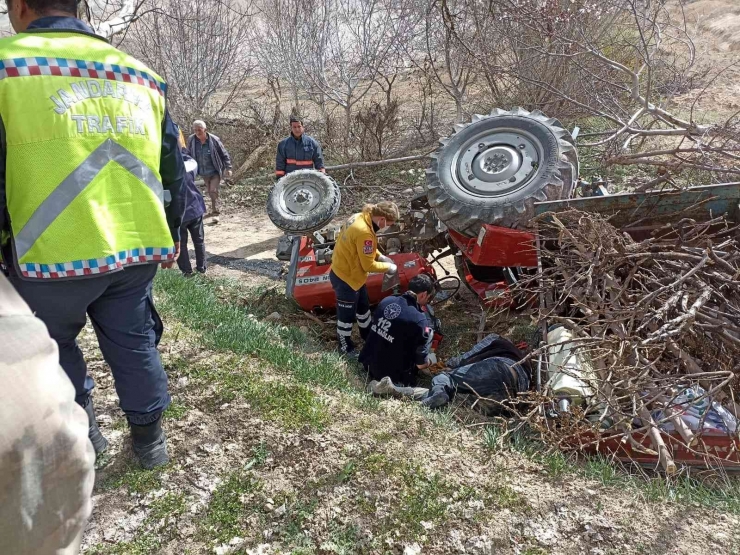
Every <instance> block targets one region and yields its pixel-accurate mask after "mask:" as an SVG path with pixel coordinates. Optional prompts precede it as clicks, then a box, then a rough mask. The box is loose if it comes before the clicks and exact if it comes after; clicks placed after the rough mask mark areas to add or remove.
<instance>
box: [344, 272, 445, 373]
mask: <svg viewBox="0 0 740 555" xmlns="http://www.w3.org/2000/svg"><path fill="white" fill-rule="evenodd" d="M433 296H434V282H433V281H432V279H431V278H430V277H429V276H428V275H425V274H419V275H418V276H416V277H414V278H412V279H411V281H410V282H409V290H408V291H406V292H405V293H404V294H403V295H398V296H393V297H386V298H385V299H383V300H382V301H381V303H380V304H379V305H378V308H376V309H375V313H374V314H373V321H372V325H371V326H370V335H369V336H368V338H367V340H366V341H365V347H364V348H363V349H362V352H361V353H360V359H359V360H360V362H361V363H362V364H363V365H364V366H365V368H366V369H367V370H368V372H369V373H370V376H371V378H372V379H373V380H382V379H383V378H385V377H389V378H390V379H391V380H392V381H393V383H394V384H402V385H404V386H408V387H415V386H416V378H417V370H421V369H424V368H427V367H428V366H429V365H430V364H431V361H430V359H429V355H430V349H431V346H432V339H433V337H434V331H433V329H432V327H431V322H430V321H429V319H428V317H427V315H426V313H424V312H423V311H422V308H421V307H422V306H424V305H425V304H427V303H428V302H429V301H430V300H431V299H432V297H433Z"/></svg>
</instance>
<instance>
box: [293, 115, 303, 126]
mask: <svg viewBox="0 0 740 555" xmlns="http://www.w3.org/2000/svg"><path fill="white" fill-rule="evenodd" d="M290 123H291V124H292V123H300V124H301V125H303V118H301V116H297V115H294V116H290Z"/></svg>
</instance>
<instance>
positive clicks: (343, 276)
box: [329, 200, 399, 356]
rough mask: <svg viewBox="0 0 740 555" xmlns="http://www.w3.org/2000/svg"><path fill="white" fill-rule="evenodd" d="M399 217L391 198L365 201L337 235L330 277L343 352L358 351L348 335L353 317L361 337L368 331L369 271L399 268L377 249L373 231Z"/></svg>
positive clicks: (338, 336)
mask: <svg viewBox="0 0 740 555" xmlns="http://www.w3.org/2000/svg"><path fill="white" fill-rule="evenodd" d="M398 218H399V214H398V206H396V204H395V203H393V202H390V201H387V200H384V201H382V202H379V203H378V204H366V205H365V207H364V208H363V209H362V212H360V213H359V214H354V215H353V216H351V217H350V218H349V219H348V220H347V221H346V222H345V224H344V226H342V231H341V232H340V234H339V237H338V238H337V242H336V245H335V246H334V253H333V254H332V261H331V272H330V273H329V279H330V280H331V286H332V288H333V289H334V292H335V293H336V295H337V340H338V341H339V351H340V352H342V353H344V354H348V355H350V356H356V355H357V352H356V351H355V346H354V344H353V343H352V338H351V335H352V326H353V325H354V323H355V319H357V324H358V326H359V327H360V336H361V337H362V338H363V339H365V338H366V337H367V334H368V332H369V331H370V320H371V319H370V299H369V298H368V295H367V288H366V287H365V282H366V281H367V276H368V274H371V273H389V274H394V273H396V272H397V271H398V268H397V267H396V265H395V264H393V261H392V260H391V259H390V258H388V257H387V256H383V255H382V254H380V253H379V252H378V237H377V235H376V234H377V233H378V231H380V230H381V229H383V228H385V227H388V226H390V225H393V224H394V223H395V222H396V221H398Z"/></svg>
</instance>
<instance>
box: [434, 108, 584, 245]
mask: <svg viewBox="0 0 740 555" xmlns="http://www.w3.org/2000/svg"><path fill="white" fill-rule="evenodd" d="M574 142H575V141H574V140H573V137H572V136H571V135H570V133H569V132H568V131H567V130H566V129H565V128H563V126H562V124H561V123H560V122H559V121H558V120H556V119H553V118H548V117H547V116H545V115H544V114H542V112H539V111H534V112H528V111H527V110H524V109H523V108H518V109H516V110H513V111H509V112H507V111H504V110H499V109H496V110H493V111H492V112H491V113H490V115H487V116H481V115H476V116H473V121H472V123H469V124H461V125H456V126H455V133H454V134H453V135H452V136H450V137H448V138H446V139H443V140H442V147H441V148H440V149H439V150H437V152H435V153H434V154H433V155H432V159H433V160H432V164H431V165H430V167H429V169H428V170H427V186H426V188H427V196H428V198H429V204H430V205H431V207H432V208H433V209H434V211H435V212H436V214H437V217H438V218H439V219H440V220H441V221H442V222H444V223H445V224H446V225H447V226H448V227H450V228H452V229H454V230H455V231H458V232H459V233H462V234H464V235H467V236H469V237H475V236H476V235H477V234H478V232H479V231H480V228H481V226H482V225H483V224H492V225H498V226H502V227H512V228H517V227H522V226H524V225H525V224H526V222H527V221H528V220H529V219H531V218H532V217H533V216H534V203H535V202H539V201H547V200H559V199H565V198H570V195H571V193H572V191H573V187H574V186H575V182H576V180H577V178H578V155H577V153H576V148H575V145H574Z"/></svg>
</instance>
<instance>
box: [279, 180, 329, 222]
mask: <svg viewBox="0 0 740 555" xmlns="http://www.w3.org/2000/svg"><path fill="white" fill-rule="evenodd" d="M282 200H283V204H284V206H285V208H286V210H287V211H288V212H290V213H291V214H294V215H296V216H303V215H305V214H308V213H309V212H311V211H312V210H313V209H314V208H316V206H317V205H318V204H319V203H320V202H321V189H320V188H319V187H317V186H316V185H314V184H313V183H311V182H310V181H300V182H298V183H293V184H292V185H290V186H288V187H286V188H285V191H283V195H282Z"/></svg>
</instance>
